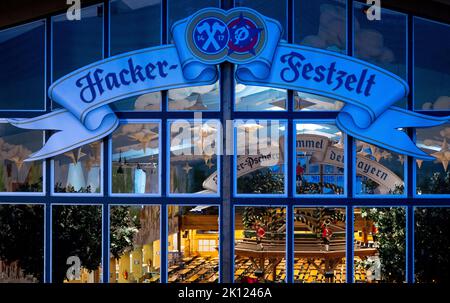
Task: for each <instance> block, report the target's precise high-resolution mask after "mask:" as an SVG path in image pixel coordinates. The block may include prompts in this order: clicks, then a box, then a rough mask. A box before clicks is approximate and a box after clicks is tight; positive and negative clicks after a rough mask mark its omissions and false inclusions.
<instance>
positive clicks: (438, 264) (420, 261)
mask: <svg viewBox="0 0 450 303" xmlns="http://www.w3.org/2000/svg"><path fill="white" fill-rule="evenodd" d="M449 221H450V208H448V207H441V208H416V210H415V234H414V257H415V260H414V275H415V282H416V283H449V282H450V259H449V258H448V256H449V254H450V236H449V235H450V224H448V222H449Z"/></svg>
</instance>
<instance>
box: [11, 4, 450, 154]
mask: <svg viewBox="0 0 450 303" xmlns="http://www.w3.org/2000/svg"><path fill="white" fill-rule="evenodd" d="M172 34H173V38H174V44H173V45H165V46H159V47H151V48H147V49H142V50H137V51H133V52H129V53H125V54H121V55H118V56H114V57H110V58H107V59H104V60H101V61H98V62H96V63H93V64H91V65H88V66H86V67H83V68H80V69H78V70H76V71H74V72H72V73H70V74H68V75H67V76H65V77H62V78H61V79H59V80H57V81H56V82H55V83H53V85H52V86H51V87H50V89H49V96H50V98H51V99H52V100H53V101H55V102H57V103H58V104H60V105H61V106H62V107H63V109H61V110H57V111H54V112H51V113H49V114H46V115H43V116H40V117H36V118H31V119H11V120H10V121H9V122H10V123H12V124H13V125H15V126H17V127H21V128H28V129H42V130H56V132H55V133H54V134H53V135H52V136H51V137H50V138H49V140H48V141H47V142H46V144H45V145H44V147H43V148H42V149H41V150H39V151H38V152H36V153H34V154H32V155H31V156H30V157H29V159H27V161H32V160H38V159H44V158H48V157H53V156H55V155H58V154H61V153H64V152H67V151H69V150H71V149H74V148H76V147H79V146H82V145H85V144H87V143H90V142H93V141H96V140H98V139H100V138H102V137H105V136H107V135H109V134H110V133H111V132H112V131H114V129H115V128H116V127H117V126H118V120H117V117H116V116H115V114H114V112H113V111H112V110H111V108H110V107H109V106H108V104H109V103H111V102H114V101H118V100H121V99H124V98H127V97H131V96H136V95H141V94H144V93H150V92H155V91H160V90H168V89H174V88H180V87H187V86H199V85H207V84H212V83H214V82H216V81H217V79H218V70H217V67H216V65H217V64H219V63H221V62H224V61H229V62H232V63H234V64H236V65H237V67H236V72H235V77H236V80H237V81H238V82H240V83H243V84H247V85H257V86H266V87H267V86H271V87H277V88H283V89H292V90H296V91H302V92H308V93H313V94H317V95H322V96H326V97H330V98H333V99H337V100H340V101H343V102H345V103H346V105H345V106H344V108H343V109H342V110H341V112H340V113H339V114H338V116H337V119H336V124H337V126H338V127H339V128H340V129H341V130H342V131H343V132H345V133H348V134H350V135H352V136H354V137H355V138H357V139H360V140H363V141H365V142H368V143H373V144H376V145H378V146H381V147H384V148H387V149H391V150H393V151H396V152H398V153H402V154H406V155H410V156H414V157H416V158H419V159H427V160H431V159H434V158H433V157H431V156H429V155H427V154H426V153H424V152H423V151H422V150H420V149H419V148H418V147H417V146H416V145H415V144H414V142H413V141H411V139H410V138H409V137H408V135H407V134H406V133H405V131H404V128H407V127H431V126H436V125H440V124H443V123H445V122H447V121H448V120H449V117H439V118H438V117H432V116H425V115H420V114H417V113H414V112H411V111H407V110H404V109H401V108H398V107H394V106H393V104H395V103H396V102H397V101H398V100H401V99H402V98H404V97H406V96H407V95H408V85H407V83H406V82H405V81H404V80H403V79H401V78H400V77H398V76H396V75H394V74H392V73H390V72H388V71H386V70H384V69H382V68H380V67H377V66H375V65H372V64H370V63H367V62H365V61H362V60H358V59H355V58H353V57H349V56H345V55H342V54H338V53H335V52H331V51H326V50H320V49H316V48H311V47H306V46H300V45H293V44H287V43H285V42H282V41H281V40H280V37H281V34H282V27H281V25H280V24H279V23H278V22H277V21H275V20H273V19H270V18H267V17H265V16H262V15H261V14H259V13H258V12H256V11H254V10H251V9H248V8H243V7H239V8H235V9H231V10H229V11H224V10H221V9H217V8H206V9H203V10H200V11H198V12H197V13H195V14H194V15H192V16H190V17H188V18H186V19H183V20H180V21H178V22H176V23H175V24H174V25H173V26H172Z"/></svg>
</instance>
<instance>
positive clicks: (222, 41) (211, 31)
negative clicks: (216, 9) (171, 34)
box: [192, 18, 230, 54]
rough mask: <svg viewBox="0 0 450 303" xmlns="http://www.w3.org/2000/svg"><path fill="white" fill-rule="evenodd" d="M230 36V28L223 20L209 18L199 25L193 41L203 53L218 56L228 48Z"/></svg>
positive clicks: (195, 30) (196, 27)
mask: <svg viewBox="0 0 450 303" xmlns="http://www.w3.org/2000/svg"><path fill="white" fill-rule="evenodd" d="M229 36H230V35H229V32H228V27H227V25H226V24H225V23H224V22H223V21H222V20H219V19H217V18H207V19H203V20H201V21H200V22H199V23H197V25H196V26H195V29H194V32H193V37H192V39H193V42H194V44H195V46H196V47H197V48H198V49H199V50H200V51H201V52H204V53H206V54H217V53H219V52H221V51H222V50H223V49H224V48H225V47H227V44H228V40H229Z"/></svg>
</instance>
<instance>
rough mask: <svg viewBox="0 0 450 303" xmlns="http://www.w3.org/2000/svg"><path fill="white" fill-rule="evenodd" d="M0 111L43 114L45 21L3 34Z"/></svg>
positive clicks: (0, 68) (0, 46) (22, 26)
mask: <svg viewBox="0 0 450 303" xmlns="http://www.w3.org/2000/svg"><path fill="white" fill-rule="evenodd" d="M0 70H1V71H2V72H1V73H0V110H44V108H45V97H46V91H45V21H36V22H32V23H29V24H25V25H21V26H17V27H13V28H9V29H6V30H2V31H0Z"/></svg>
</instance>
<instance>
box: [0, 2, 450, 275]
mask: <svg viewBox="0 0 450 303" xmlns="http://www.w3.org/2000/svg"><path fill="white" fill-rule="evenodd" d="M386 2H387V1H386ZM221 5H222V8H224V9H228V8H230V7H232V6H234V7H239V6H244V7H250V8H253V9H255V10H257V11H259V12H260V13H261V14H263V15H266V16H268V17H270V18H273V19H276V20H278V21H279V22H280V24H281V26H282V27H283V30H284V31H283V34H282V37H281V39H283V42H285V41H287V42H289V43H294V44H298V45H302V46H305V47H313V48H316V49H320V51H323V50H327V51H331V52H335V53H339V54H344V55H350V56H353V57H355V58H358V59H360V60H363V61H365V62H368V63H370V64H375V65H377V66H379V67H381V68H384V69H386V70H388V71H390V72H393V73H394V74H396V75H398V76H399V77H401V78H402V79H404V80H405V81H407V82H408V84H409V88H410V94H409V95H408V96H407V97H406V98H404V99H403V100H401V102H399V103H398V104H396V105H397V106H401V107H403V108H409V109H413V110H414V111H416V112H422V111H433V113H431V114H433V115H436V116H441V117H443V116H450V105H449V104H450V101H449V100H450V84H449V83H450V72H449V71H450V61H449V54H450V45H449V41H450V36H449V35H450V25H449V24H444V23H439V22H437V21H435V20H429V19H424V18H422V17H420V16H413V15H411V14H409V13H408V12H405V11H402V12H399V11H396V10H395V8H394V7H391V6H389V4H388V3H384V2H383V8H382V10H381V20H374V21H370V20H368V19H367V18H366V15H365V12H366V10H367V6H366V4H365V1H351V0H276V1H275V0H271V1H267V0H252V1H250V0H235V1H231V0H225V1H219V0H189V1H186V0H108V1H99V2H97V4H90V5H89V6H83V7H82V10H81V20H78V21H70V20H68V19H67V15H66V14H63V13H62V12H61V11H60V12H57V13H55V14H53V15H51V16H47V17H45V18H44V19H42V20H37V21H35V20H32V21H30V22H25V23H23V24H21V25H14V26H11V27H9V28H2V29H1V30H0V69H1V70H2V73H1V74H0V282H55V283H80V282H81V283H88V282H92V283H97V282H103V283H169V282H170V283H172V282H173V283H180V282H181V283H216V282H236V283H241V282H242V283H250V282H267V283H284V282H287V283H293V282H296V283H322V282H323V283H386V282H387V283H403V282H423V283H428V282H432V283H434V282H448V280H449V277H448V272H450V265H449V262H448V255H449V242H450V239H449V236H448V235H449V234H450V232H449V231H448V226H449V220H450V217H449V206H450V202H449V201H450V199H449V197H450V196H449V194H450V172H449V171H450V168H449V167H448V165H449V162H450V151H449V146H448V144H449V143H450V126H449V124H448V123H447V124H444V125H440V126H434V127H429V128H422V129H419V128H417V129H415V128H411V129H403V131H405V133H407V134H408V136H410V137H411V138H412V139H413V140H415V142H416V143H417V145H418V147H419V148H421V149H422V150H423V151H425V152H426V153H428V154H430V155H431V156H432V160H431V161H424V160H420V159H415V158H413V157H408V156H405V155H402V154H399V153H396V152H393V151H391V150H387V149H384V148H382V147H381V146H378V145H374V144H371V143H368V142H364V141H360V140H357V139H356V138H354V137H352V136H350V135H347V134H345V133H343V132H342V131H341V130H340V129H339V128H338V127H337V125H336V123H335V119H336V116H337V115H338V113H339V110H341V109H342V107H343V106H344V103H343V102H342V101H341V100H337V99H332V98H328V97H323V96H319V95H314V94H310V93H305V92H301V91H291V90H285V89H280V88H274V87H259V86H250V85H244V84H242V83H238V82H237V81H236V79H235V77H234V74H233V71H235V70H236V65H234V64H230V63H227V64H220V65H218V66H217V69H218V72H219V74H218V75H219V79H218V81H217V82H216V83H213V84H210V85H203V86H193V87H184V88H178V89H171V90H168V91H158V92H153V93H148V94H144V95H138V96H135V97H131V98H126V99H123V100H118V101H116V102H114V103H113V104H111V108H112V109H113V110H114V111H115V112H117V116H118V118H119V126H118V127H117V129H116V130H115V131H114V132H113V133H111V134H110V135H109V136H108V137H105V138H103V139H101V140H98V141H96V142H92V143H89V144H85V145H83V146H80V147H77V148H75V149H73V150H71V151H68V152H66V153H64V154H61V155H58V156H55V157H53V158H50V159H46V160H40V161H32V162H28V161H26V159H27V157H29V156H30V155H31V154H32V153H34V152H36V151H38V150H39V149H40V148H41V147H42V145H43V143H44V142H45V140H47V139H48V138H49V136H50V135H51V134H52V131H34V130H26V129H19V128H16V127H14V126H12V125H11V124H9V123H8V119H11V118H24V117H32V116H34V115H36V116H37V115H39V114H42V112H45V113H50V112H51V111H52V106H50V105H51V100H49V98H48V97H47V91H48V88H49V86H50V85H51V84H52V83H54V81H56V80H57V79H58V78H60V77H63V76H64V75H66V74H67V73H70V72H72V71H74V70H76V69H78V68H80V67H83V66H85V65H87V64H90V63H93V62H96V61H98V60H100V59H102V58H108V57H111V56H116V55H121V54H124V53H126V52H132V51H136V50H140V49H143V48H149V47H154V46H159V45H164V44H171V43H173V38H172V35H171V32H170V29H171V26H172V25H173V24H174V22H176V21H178V20H180V19H183V18H186V17H188V16H190V15H191V14H194V13H196V12H197V11H199V10H201V9H202V8H205V7H220V6H221ZM408 38H412V39H408ZM57 107H58V105H57V104H53V109H56V108H57ZM36 111H41V113H39V112H36Z"/></svg>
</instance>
